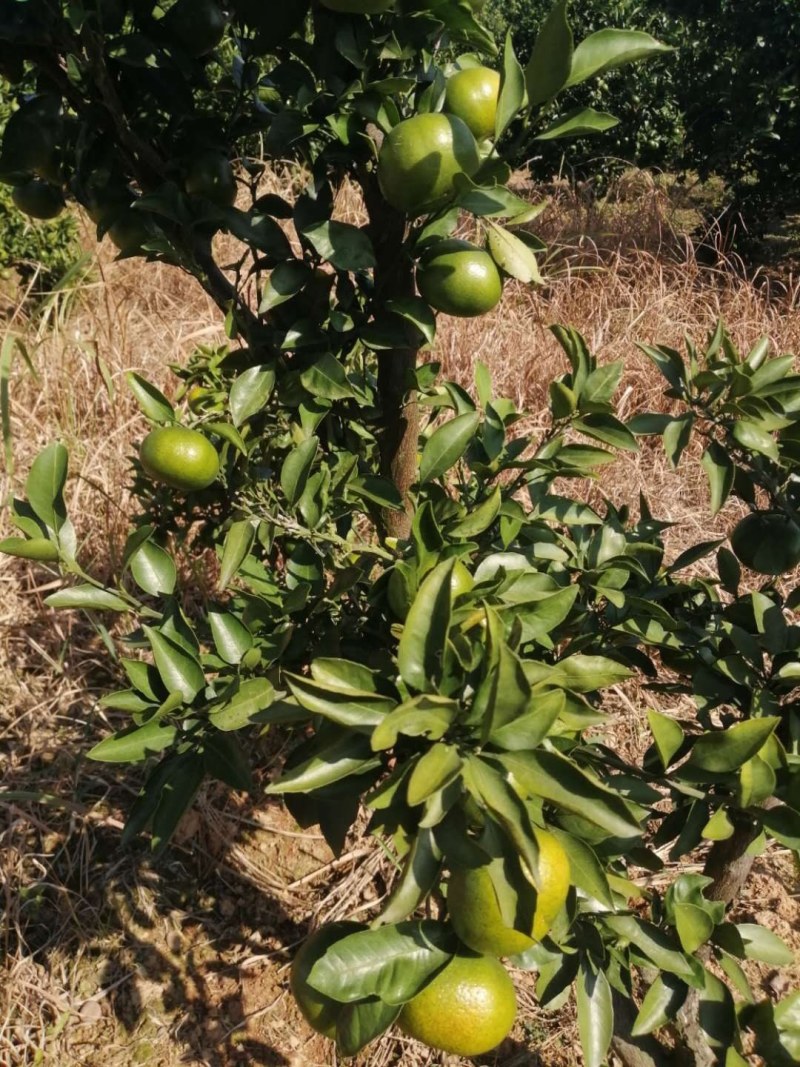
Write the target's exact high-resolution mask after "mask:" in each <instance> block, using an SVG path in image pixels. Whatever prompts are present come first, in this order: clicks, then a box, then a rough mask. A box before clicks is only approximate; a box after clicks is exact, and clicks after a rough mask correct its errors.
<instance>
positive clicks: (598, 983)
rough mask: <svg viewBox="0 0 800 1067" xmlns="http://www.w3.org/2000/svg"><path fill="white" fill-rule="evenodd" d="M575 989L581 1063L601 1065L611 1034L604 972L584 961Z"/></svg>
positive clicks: (591, 1066) (611, 1013)
mask: <svg viewBox="0 0 800 1067" xmlns="http://www.w3.org/2000/svg"><path fill="white" fill-rule="evenodd" d="M575 990H576V995H577V1002H578V1030H579V1032H580V1035H581V1048H582V1049H583V1058H584V1062H585V1064H586V1067H602V1064H603V1063H605V1059H606V1053H607V1052H608V1049H609V1046H610V1045H611V1037H612V1035H613V1033H614V1006H613V1004H612V1001H611V986H610V985H609V984H608V979H607V978H606V976H605V973H604V972H603V971H595V970H593V968H592V967H591V966H590V965H589V964H588V963H587V962H586V961H585V960H583V961H581V970H580V975H579V977H578V981H577V982H576V984H575Z"/></svg>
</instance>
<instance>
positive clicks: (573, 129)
mask: <svg viewBox="0 0 800 1067" xmlns="http://www.w3.org/2000/svg"><path fill="white" fill-rule="evenodd" d="M617 125H619V119H618V118H615V116H614V115H609V114H608V113H607V112H605V111H596V110H595V109H594V108H593V107H584V108H575V110H574V111H570V112H568V113H567V114H566V115H560V116H559V118H557V119H556V120H555V121H554V122H552V123H551V124H550V125H549V126H548V127H547V129H546V130H544V132H543V133H540V134H538V135H537V136H536V137H535V138H534V140H535V141H555V140H557V139H558V138H560V137H586V136H587V135H588V134H593V133H605V132H606V130H610V129H613V127H614V126H617Z"/></svg>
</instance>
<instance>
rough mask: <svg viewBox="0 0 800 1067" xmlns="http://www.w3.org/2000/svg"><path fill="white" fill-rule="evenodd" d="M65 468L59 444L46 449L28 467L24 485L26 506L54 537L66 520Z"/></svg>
mask: <svg viewBox="0 0 800 1067" xmlns="http://www.w3.org/2000/svg"><path fill="white" fill-rule="evenodd" d="M68 465H69V453H68V452H67V450H66V448H64V446H63V445H61V444H52V445H48V446H47V448H45V449H44V450H43V451H42V452H40V453H39V455H38V456H37V457H36V459H35V460H34V461H33V463H32V464H31V469H30V473H29V474H28V478H27V480H26V482H25V492H26V493H27V496H28V503H29V504H30V506H31V508H32V509H33V511H34V513H35V514H36V517H37V518H38V519H41V521H42V522H43V523H44V524H45V526H47V527H48V528H49V529H51V530H53V531H54V532H56V533H57V532H58V531H59V530H60V529H61V527H62V526H63V524H64V522H65V521H66V518H67V512H66V508H65V506H64V485H65V483H66V481H67V468H68Z"/></svg>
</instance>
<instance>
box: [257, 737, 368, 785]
mask: <svg viewBox="0 0 800 1067" xmlns="http://www.w3.org/2000/svg"><path fill="white" fill-rule="evenodd" d="M377 766H379V761H378V760H377V759H375V757H374V756H373V755H372V753H371V751H370V747H369V743H368V742H367V741H366V739H365V738H364V737H362V736H361V735H360V734H355V733H353V732H350V731H348V732H347V733H344V734H340V735H339V736H338V737H335V738H334V739H333V740H332V741H328V742H327V743H325V744H322V745H319V746H318V747H317V750H316V751H315V752H314V753H313V755H311V756H309V757H308V759H306V760H303V762H302V763H300V764H298V765H297V766H296V767H291V768H290V769H289V770H287V771H284V773H283V775H282V776H281V777H280V778H279V779H278V780H277V781H275V782H272V783H271V784H270V785H268V786H267V788H266V790H265V792H266V793H267V794H268V795H270V796H273V795H275V794H276V793H311V792H313V791H314V790H315V789H322V788H323V787H324V786H326V785H333V783H334V782H340V781H341V780H342V779H343V778H349V777H350V776H351V775H357V774H364V773H366V772H367V771H369V770H371V769H372V768H374V767H377Z"/></svg>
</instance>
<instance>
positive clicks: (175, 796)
mask: <svg viewBox="0 0 800 1067" xmlns="http://www.w3.org/2000/svg"><path fill="white" fill-rule="evenodd" d="M204 774H205V768H204V765H203V761H202V759H201V758H200V756H199V755H198V754H197V753H195V752H187V753H185V754H184V755H182V756H180V757H179V758H178V759H177V760H176V762H175V764H174V766H173V767H172V769H171V771H170V774H169V777H168V778H167V780H166V781H165V782H164V785H163V787H162V789H161V796H160V798H159V801H158V805H157V807H156V810H155V813H154V815H153V827H152V833H153V836H152V841H151V847H152V849H153V851H154V852H161V851H162V850H163V849H164V848H165V847H166V846H167V844H169V841H170V839H171V837H172V835H173V834H174V833H175V831H176V829H177V828H178V823H179V822H180V821H181V819H182V818H183V816H184V815H185V814H186V812H187V811H188V810H189V808H190V807H191V805H192V802H193V800H194V798H195V796H196V794H197V790H198V789H199V788H200V785H201V784H202V781H203V777H204Z"/></svg>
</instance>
